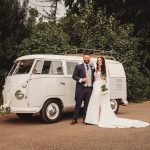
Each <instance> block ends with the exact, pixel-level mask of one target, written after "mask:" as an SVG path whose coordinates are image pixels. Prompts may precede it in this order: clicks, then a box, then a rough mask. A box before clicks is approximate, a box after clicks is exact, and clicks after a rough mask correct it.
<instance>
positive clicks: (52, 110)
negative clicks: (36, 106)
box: [46, 103, 59, 120]
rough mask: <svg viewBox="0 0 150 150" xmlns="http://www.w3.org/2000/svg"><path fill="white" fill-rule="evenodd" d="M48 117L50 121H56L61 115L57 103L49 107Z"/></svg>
mask: <svg viewBox="0 0 150 150" xmlns="http://www.w3.org/2000/svg"><path fill="white" fill-rule="evenodd" d="M46 115H47V117H48V118H49V119H52V120H53V119H56V118H57V117H58V115H59V107H58V105H57V104H55V103H51V104H49V105H48V106H47V109H46Z"/></svg>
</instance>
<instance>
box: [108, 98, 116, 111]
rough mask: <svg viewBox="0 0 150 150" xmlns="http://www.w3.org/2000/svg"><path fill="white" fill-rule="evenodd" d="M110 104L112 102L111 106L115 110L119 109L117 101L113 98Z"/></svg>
mask: <svg viewBox="0 0 150 150" xmlns="http://www.w3.org/2000/svg"><path fill="white" fill-rule="evenodd" d="M110 104H111V108H112V109H113V110H114V111H115V110H116V109H117V101H116V100H111V102H110Z"/></svg>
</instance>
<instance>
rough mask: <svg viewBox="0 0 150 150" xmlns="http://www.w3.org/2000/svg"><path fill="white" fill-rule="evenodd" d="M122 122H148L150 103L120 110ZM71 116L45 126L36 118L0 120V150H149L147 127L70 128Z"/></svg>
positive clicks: (73, 126)
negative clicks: (128, 119) (127, 119)
mask: <svg viewBox="0 0 150 150" xmlns="http://www.w3.org/2000/svg"><path fill="white" fill-rule="evenodd" d="M117 116H119V117H122V118H131V119H139V120H143V121H148V122H150V102H145V103H140V104H129V105H128V106H121V107H120V110H119V113H118V115H117ZM71 119H72V113H66V114H63V116H62V118H61V120H60V121H59V122H58V123H55V124H44V123H43V122H42V121H41V119H40V117H39V116H37V115H35V116H33V118H32V119H31V120H28V121H23V120H20V119H19V118H18V117H17V116H16V115H15V114H11V115H1V116H0V150H57V149H59V150H80V149H81V150H150V126H149V127H146V128H129V129H118V128H116V129H105V128H98V127H97V126H94V125H85V124H83V123H82V117H81V118H80V119H79V123H78V124H76V125H70V122H71Z"/></svg>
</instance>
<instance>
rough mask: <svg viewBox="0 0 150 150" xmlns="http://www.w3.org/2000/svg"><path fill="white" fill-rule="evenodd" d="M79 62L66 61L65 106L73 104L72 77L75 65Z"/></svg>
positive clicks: (73, 88) (73, 86) (73, 87)
mask: <svg viewBox="0 0 150 150" xmlns="http://www.w3.org/2000/svg"><path fill="white" fill-rule="evenodd" d="M77 64H79V62H78V61H66V67H65V68H66V93H67V94H66V101H65V106H66V107H67V108H72V107H74V106H75V85H76V81H75V80H73V79H72V74H73V72H74V69H75V66H76V65H77Z"/></svg>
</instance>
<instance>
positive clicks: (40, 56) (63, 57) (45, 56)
mask: <svg viewBox="0 0 150 150" xmlns="http://www.w3.org/2000/svg"><path fill="white" fill-rule="evenodd" d="M27 59H55V60H60V59H61V60H82V56H75V55H72V56H71V55H52V54H38V55H25V56H21V57H19V58H17V59H16V60H15V61H20V60H27ZM105 60H106V62H107V63H119V62H118V61H116V60H111V59H105ZM91 61H96V58H93V57H92V58H91Z"/></svg>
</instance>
